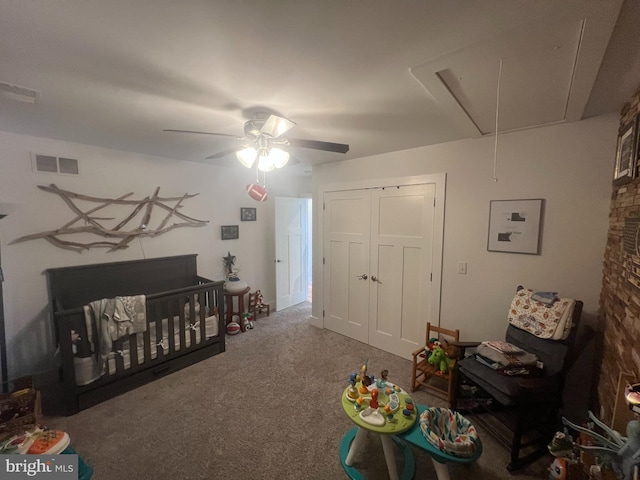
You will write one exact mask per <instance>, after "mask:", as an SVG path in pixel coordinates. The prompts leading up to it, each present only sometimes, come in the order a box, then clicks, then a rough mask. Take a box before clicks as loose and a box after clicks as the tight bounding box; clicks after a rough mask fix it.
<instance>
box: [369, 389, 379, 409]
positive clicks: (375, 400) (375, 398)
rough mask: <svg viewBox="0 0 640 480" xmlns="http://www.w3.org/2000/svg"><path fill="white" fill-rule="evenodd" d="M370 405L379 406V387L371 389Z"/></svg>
mask: <svg viewBox="0 0 640 480" xmlns="http://www.w3.org/2000/svg"><path fill="white" fill-rule="evenodd" d="M369 406H370V407H371V408H373V409H376V408H378V389H377V388H374V389H373V390H371V401H370V402H369Z"/></svg>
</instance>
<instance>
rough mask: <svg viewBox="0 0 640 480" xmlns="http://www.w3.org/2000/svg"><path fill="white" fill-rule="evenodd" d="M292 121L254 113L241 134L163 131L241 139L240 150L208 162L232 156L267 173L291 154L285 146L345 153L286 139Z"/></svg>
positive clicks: (342, 148)
mask: <svg viewBox="0 0 640 480" xmlns="http://www.w3.org/2000/svg"><path fill="white" fill-rule="evenodd" d="M295 125H296V124H295V123H294V122H292V121H291V120H289V119H287V118H284V117H280V116H278V115H273V114H268V113H256V114H255V116H254V118H253V119H252V120H248V121H247V122H245V124H244V135H243V136H237V135H229V134H227V133H215V132H199V131H194V130H174V129H165V130H164V131H165V132H177V133H195V134H200V135H217V136H222V137H232V138H235V139H236V140H240V141H241V142H243V144H242V145H241V146H240V147H233V148H229V149H226V150H222V151H220V152H217V153H214V154H213V155H210V156H208V157H207V160H212V159H216V158H222V157H224V156H226V155H229V154H231V153H235V155H236V158H237V159H238V161H239V162H240V163H241V164H242V165H244V166H245V167H247V168H251V167H252V166H253V165H254V163H256V160H257V168H258V170H261V171H263V172H269V171H271V170H273V169H275V168H282V167H284V166H285V165H286V164H287V162H288V161H289V158H290V155H289V152H288V151H287V147H290V146H291V147H300V148H311V149H314V150H323V151H326V152H334V153H347V152H348V151H349V145H346V144H344V143H332V142H322V141H318V140H305V139H301V138H287V137H285V136H284V135H285V134H286V133H287V132H288V131H289V130H291V129H292V128H293V127H295Z"/></svg>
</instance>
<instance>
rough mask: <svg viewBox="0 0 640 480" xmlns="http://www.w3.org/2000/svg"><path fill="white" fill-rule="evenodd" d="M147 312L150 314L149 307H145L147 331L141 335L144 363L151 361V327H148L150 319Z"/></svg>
mask: <svg viewBox="0 0 640 480" xmlns="http://www.w3.org/2000/svg"><path fill="white" fill-rule="evenodd" d="M149 312H151V309H150V308H149V305H147V329H146V330H145V331H144V333H143V334H142V339H143V343H144V361H145V362H150V361H151V325H150V320H151V319H150V318H149V315H148V314H149Z"/></svg>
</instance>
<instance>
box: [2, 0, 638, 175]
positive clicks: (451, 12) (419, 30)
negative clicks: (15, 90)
mask: <svg viewBox="0 0 640 480" xmlns="http://www.w3.org/2000/svg"><path fill="white" fill-rule="evenodd" d="M639 18H640V2H638V1H637V0H627V1H626V2H625V3H624V4H623V3H622V0H582V1H578V0H575V1H572V0H563V1H561V2H559V1H558V0H536V1H533V0H482V1H478V0H466V1H463V0H447V1H445V0H396V1H388V0H321V1H320V0H215V1H213V0H186V1H178V0H174V1H169V0H108V1H98V0H32V1H26V0H24V1H15V0H0V82H4V83H8V84H11V85H18V86H21V87H26V88H29V89H33V90H35V91H37V92H39V96H38V99H37V102H36V103H35V104H29V103H23V102H17V101H15V100H12V99H9V98H8V97H6V96H3V95H1V94H0V130H3V131H8V132H15V133H21V134H28V135H35V136H40V137H46V138H54V139H61V140H67V141H72V142H78V143H84V144H90V145H97V146H101V147H107V148H115V149H118V150H125V151H131V152H139V153H145V154H151V155H159V156H164V157H170V158H177V159H184V160H192V161H205V160H204V158H205V157H207V156H209V155H211V154H214V153H216V152H218V151H220V150H224V149H228V148H230V147H232V146H234V145H236V144H237V143H238V142H237V140H235V139H233V138H230V137H216V136H205V135H193V134H176V133H168V132H163V131H162V130H163V129H166V128H169V129H186V130H200V131H203V130H204V131H210V132H219V133H225V134H232V135H241V134H242V126H243V122H244V121H245V120H246V119H248V118H251V117H252V116H253V114H254V113H255V112H258V111H265V112H268V113H277V114H279V115H282V116H285V117H287V118H290V119H291V120H293V121H294V122H296V123H297V126H296V127H294V129H293V130H291V131H290V132H289V133H288V135H289V136H290V137H295V138H304V139H312V140H322V141H329V142H337V143H347V144H349V145H350V146H351V149H350V151H349V153H347V154H346V155H342V154H338V153H327V152H320V151H315V150H309V149H299V148H298V149H294V148H292V153H293V154H294V155H295V156H296V157H297V158H298V159H299V160H300V161H301V162H302V164H303V165H305V166H306V167H307V168H306V170H307V171H308V170H309V169H310V166H311V165H316V164H319V163H325V162H331V161H337V160H342V159H346V158H356V157H363V156H369V155H375V154H380V153H386V152H389V151H396V150H403V149H407V148H413V147H418V146H423V145H431V144H436V143H443V142H448V141H452V140H458V139H462V138H469V137H477V136H482V135H490V134H492V133H493V132H494V131H495V124H496V112H497V113H498V116H497V118H498V129H499V131H507V130H512V129H521V128H529V127H531V126H536V125H542V124H549V123H557V122H564V121H575V120H579V119H581V118H586V117H590V116H595V115H600V114H604V113H610V112H617V111H619V110H620V108H621V107H622V106H623V104H624V103H625V102H626V101H627V100H628V99H629V98H630V97H631V95H632V94H633V92H634V91H635V89H636V88H637V87H638V84H639V83H640V29H638V28H637V27H636V25H635V23H637V19H639ZM498 79H499V81H498ZM498 91H499V96H498ZM498 98H499V109H497V108H496V107H497V99H498ZM51 153H52V154H55V152H51ZM205 162H206V161H205ZM240 168H242V167H240Z"/></svg>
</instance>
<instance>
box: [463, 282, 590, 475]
mask: <svg viewBox="0 0 640 480" xmlns="http://www.w3.org/2000/svg"><path fill="white" fill-rule="evenodd" d="M538 293H540V294H545V293H550V292H534V291H532V290H526V289H523V288H522V287H519V288H518V291H517V292H516V296H515V297H514V300H513V302H512V304H511V308H510V310H509V316H508V317H509V318H508V320H509V325H508V327H507V331H506V337H505V340H504V341H505V342H507V343H508V344H511V345H512V346H515V349H514V350H516V349H520V350H521V352H518V354H522V352H525V353H527V354H533V355H535V356H536V357H537V362H535V360H534V362H533V364H528V365H526V366H525V367H523V368H521V369H520V368H519V367H518V365H520V363H519V362H513V363H514V366H510V367H506V368H505V367H504V366H501V365H503V364H498V363H497V362H494V360H492V359H489V358H487V357H486V356H484V355H481V354H480V355H479V352H480V351H483V352H487V350H481V348H482V347H488V346H489V345H488V344H487V343H486V342H482V343H483V344H482V345H481V344H480V343H478V344H477V345H478V347H477V349H476V353H474V354H473V355H471V356H466V357H465V358H463V359H461V360H459V361H458V362H457V368H458V375H459V379H458V383H459V385H458V386H459V387H464V392H466V394H467V395H468V392H470V391H471V392H474V395H477V398H475V399H473V400H478V402H477V403H474V402H472V403H474V405H475V406H476V407H477V406H478V405H482V406H483V407H484V408H481V409H476V410H474V411H473V412H472V413H473V414H472V416H471V418H472V419H473V420H472V421H473V422H474V424H476V425H479V426H481V427H482V426H484V427H485V429H486V431H487V433H490V434H492V435H493V436H495V437H496V439H497V440H499V441H501V442H502V443H503V444H504V445H505V446H506V447H507V448H509V449H510V450H511V458H510V462H509V464H508V465H507V470H509V471H514V470H518V469H520V468H522V467H524V466H525V465H527V464H528V463H530V462H532V461H533V460H535V459H537V458H539V457H540V456H542V455H543V454H544V453H546V452H548V449H547V445H548V444H549V442H550V441H551V439H552V438H553V435H554V433H555V432H556V431H557V430H558V429H559V428H561V424H560V423H559V422H560V418H559V412H560V409H561V408H562V396H563V388H564V383H565V377H566V375H567V372H568V370H569V368H570V367H571V365H572V362H573V360H575V359H576V358H577V355H576V353H577V351H578V349H577V348H576V345H575V343H576V332H577V329H578V324H579V322H580V317H581V313H582V306H583V304H582V302H581V301H576V300H572V299H564V298H560V297H557V300H556V301H555V302H554V306H551V305H548V304H541V303H539V302H537V301H535V300H532V299H531V297H532V296H533V298H534V299H535V298H540V297H535V295H536V294H538ZM543 298H544V297H543ZM565 301H566V302H565ZM563 306H564V307H565V309H564V311H563ZM558 310H560V311H561V312H562V315H563V316H562V318H561V319H560V317H559V316H560V314H558V313H556V312H557V311H558ZM523 312H525V313H523ZM536 315H540V317H539V318H545V319H551V320H553V321H550V322H549V323H548V325H545V324H543V323H540V322H539V321H538V317H536ZM556 320H560V321H559V323H558V322H556V323H558V324H557V325H556V326H557V328H556V329H555V331H553V332H552V331H551V330H552V328H553V324H554V322H555V321H556ZM569 321H570V323H567V322H569ZM532 332H533V333H532ZM552 333H553V335H551V334H552ZM544 337H549V338H544ZM554 337H556V339H554ZM558 337H559V338H558ZM496 343H498V342H492V343H491V345H493V346H495V344H496ZM509 348H510V347H508V346H507V347H505V349H506V350H508V349H509ZM491 356H493V355H491ZM515 358H518V357H517V356H516V357H515ZM489 365H491V366H489ZM462 391H463V389H462V388H458V389H457V393H458V394H459V395H460V397H461V396H462ZM478 392H481V395H479V394H478ZM479 397H483V398H479ZM457 400H458V404H460V405H462V402H461V400H462V399H461V398H458V399H457ZM455 401H456V400H455V399H454V402H455ZM467 405H468V403H467ZM488 405H489V406H488Z"/></svg>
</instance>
